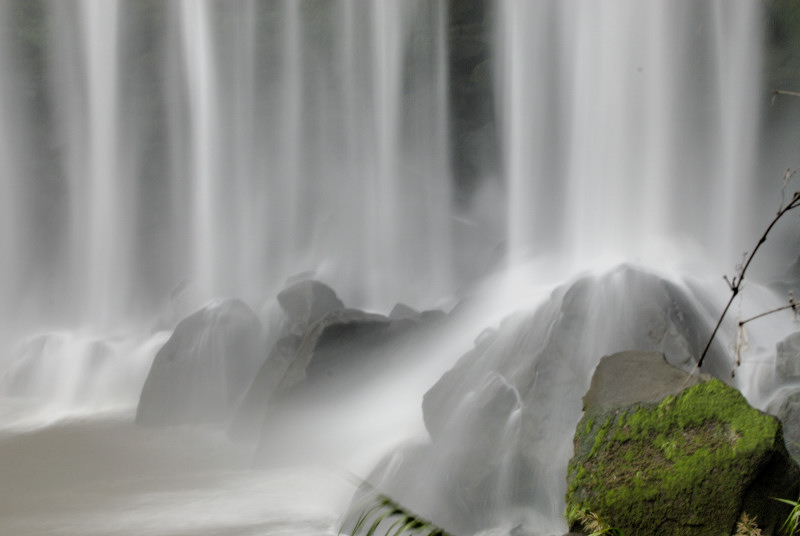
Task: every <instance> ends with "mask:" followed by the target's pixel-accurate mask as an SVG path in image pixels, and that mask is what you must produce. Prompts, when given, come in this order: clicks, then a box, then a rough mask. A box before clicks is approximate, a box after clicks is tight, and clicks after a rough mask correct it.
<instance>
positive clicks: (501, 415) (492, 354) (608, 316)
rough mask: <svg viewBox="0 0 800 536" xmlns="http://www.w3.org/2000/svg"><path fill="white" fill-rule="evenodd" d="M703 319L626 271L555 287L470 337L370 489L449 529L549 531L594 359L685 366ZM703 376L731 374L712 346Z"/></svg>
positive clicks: (647, 279) (677, 296) (681, 296)
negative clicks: (532, 306)
mask: <svg viewBox="0 0 800 536" xmlns="http://www.w3.org/2000/svg"><path fill="white" fill-rule="evenodd" d="M710 323H711V319H708V318H706V317H705V316H704V315H703V313H702V311H701V309H700V308H699V307H698V306H697V302H696V301H695V298H694V297H693V295H692V293H691V291H690V290H689V289H687V288H684V287H682V286H680V285H678V284H675V283H671V282H669V281H666V280H664V279H661V278H659V277H658V276H656V275H654V274H651V273H648V272H646V271H643V270H640V269H636V268H633V267H630V266H621V267H618V268H617V269H614V270H612V271H610V272H608V273H606V274H603V275H598V276H587V277H583V278H580V279H578V280H576V281H575V282H573V283H572V284H569V285H565V286H562V287H559V288H558V289H556V290H555V291H554V292H553V293H552V295H551V297H550V299H549V300H548V301H547V302H546V303H544V304H543V305H541V306H540V307H539V308H538V309H537V310H536V311H534V312H532V313H527V314H523V313H519V314H516V315H514V316H512V317H510V318H507V319H506V320H505V321H504V322H503V323H502V325H501V326H500V328H499V330H497V331H494V332H492V331H488V332H485V333H484V334H483V335H482V336H481V337H480V338H479V341H478V343H477V345H476V347H475V348H474V349H473V350H472V351H470V352H468V353H467V354H466V355H464V356H463V357H462V358H461V359H460V360H459V361H458V363H457V364H456V365H455V367H453V368H452V369H451V370H450V371H449V372H447V373H446V374H445V375H444V376H443V377H442V378H441V379H440V380H439V381H438V382H437V383H436V384H435V385H434V386H433V387H432V388H431V389H430V390H429V391H428V393H427V394H426V395H425V397H424V401H423V412H424V419H425V424H426V426H427V428H428V431H429V433H430V435H431V438H432V443H431V444H430V445H427V446H422V447H419V448H416V449H414V450H413V453H411V452H407V453H403V452H402V451H401V452H397V453H395V454H394V455H393V459H392V461H391V462H387V463H386V464H385V466H384V469H383V470H376V472H375V473H374V474H373V475H372V477H370V478H371V480H370V481H371V482H373V483H374V484H376V485H378V486H379V487H380V489H381V490H383V491H385V492H387V493H388V494H390V495H391V496H393V497H397V498H398V499H399V500H400V501H401V502H404V504H407V505H408V507H409V508H411V509H413V510H415V511H418V512H419V513H420V514H421V515H423V516H427V517H428V518H429V519H431V520H432V521H434V522H436V523H438V524H440V525H441V526H444V527H447V528H448V529H449V530H451V531H454V532H457V533H458V532H461V533H470V532H475V531H478V530H482V529H486V528H488V527H491V526H493V524H495V523H499V522H501V520H502V521H503V522H513V521H515V520H516V521H517V522H518V523H522V524H524V525H526V526H529V527H535V528H536V530H537V531H538V532H541V533H543V534H548V532H546V531H548V530H549V531H551V532H552V533H559V531H561V530H563V517H562V516H563V512H564V499H563V497H564V493H565V491H566V487H565V482H564V475H565V474H566V467H567V461H568V460H569V458H570V457H571V454H572V453H571V449H570V448H569V445H570V444H571V439H572V434H573V432H574V426H575V423H577V422H578V420H579V419H580V416H581V409H582V406H581V397H582V396H583V394H584V393H585V392H586V389H587V388H588V386H589V380H590V376H591V372H592V370H593V369H594V367H595V365H596V363H597V361H598V360H599V358H600V356H602V355H607V354H611V353H614V352H618V351H622V350H625V349H629V348H636V349H640V350H642V351H658V352H663V353H665V354H666V356H667V359H668V360H669V362H670V363H672V364H674V365H675V366H678V367H680V368H683V369H684V370H691V368H692V367H693V364H694V359H695V358H694V356H696V355H698V353H699V351H700V350H701V349H702V346H703V344H704V343H705V340H704V339H703V338H702V335H701V334H705V333H707V326H708V325H709V324H710ZM704 369H706V371H707V372H711V373H714V374H717V375H720V376H723V377H726V378H727V377H728V376H729V374H730V364H729V363H728V359H727V358H726V357H725V354H724V352H722V351H721V350H720V348H719V347H718V346H716V345H715V346H714V347H713V348H712V353H711V354H710V356H709V357H708V365H707V366H704ZM484 430H491V431H492V432H491V434H489V433H485V432H484ZM401 475H402V476H401ZM538 532H537V533H538Z"/></svg>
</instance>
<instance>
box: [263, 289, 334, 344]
mask: <svg viewBox="0 0 800 536" xmlns="http://www.w3.org/2000/svg"><path fill="white" fill-rule="evenodd" d="M278 303H279V304H280V306H281V308H282V309H283V310H284V312H285V313H286V322H287V329H288V331H289V332H290V333H294V334H295V335H302V334H303V333H304V332H305V331H306V329H308V327H309V326H310V325H311V324H313V323H314V322H316V321H317V320H319V319H320V318H322V317H323V316H325V315H326V314H327V313H329V312H331V311H337V310H339V309H344V303H342V301H341V300H340V299H339V297H338V296H336V292H334V291H333V289H331V288H330V287H329V286H327V285H325V284H324V283H320V282H319V281H314V280H311V279H310V280H305V281H300V282H298V283H295V284H293V285H291V286H290V287H288V288H286V289H284V290H282V291H281V292H279V293H278Z"/></svg>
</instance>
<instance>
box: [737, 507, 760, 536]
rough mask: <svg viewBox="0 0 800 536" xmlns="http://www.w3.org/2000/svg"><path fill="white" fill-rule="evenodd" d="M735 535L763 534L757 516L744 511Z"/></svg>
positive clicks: (753, 535)
mask: <svg viewBox="0 0 800 536" xmlns="http://www.w3.org/2000/svg"><path fill="white" fill-rule="evenodd" d="M733 536H762V535H761V529H760V528H758V524H757V523H756V516H753V517H750V516H749V515H747V512H742V517H740V518H739V521H738V522H737V523H736V533H735V534H734V535H733Z"/></svg>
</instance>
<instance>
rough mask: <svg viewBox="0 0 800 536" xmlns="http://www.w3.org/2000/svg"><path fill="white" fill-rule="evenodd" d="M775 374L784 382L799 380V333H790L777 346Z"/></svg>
mask: <svg viewBox="0 0 800 536" xmlns="http://www.w3.org/2000/svg"><path fill="white" fill-rule="evenodd" d="M776 350H777V353H776V355H775V372H776V373H777V374H778V376H779V377H780V378H782V379H784V380H796V379H798V378H800V332H797V333H792V334H791V335H789V336H788V337H786V338H785V339H783V340H782V341H781V342H779V343H778V345H777V348H776Z"/></svg>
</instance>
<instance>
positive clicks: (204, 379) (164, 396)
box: [136, 299, 263, 425]
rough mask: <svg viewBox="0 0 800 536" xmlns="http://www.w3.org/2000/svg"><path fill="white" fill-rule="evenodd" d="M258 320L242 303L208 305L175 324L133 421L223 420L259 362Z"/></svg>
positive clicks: (143, 389)
mask: <svg viewBox="0 0 800 536" xmlns="http://www.w3.org/2000/svg"><path fill="white" fill-rule="evenodd" d="M262 339H263V333H262V328H261V322H260V321H259V319H258V317H257V316H256V315H255V313H254V312H253V311H252V310H251V309H250V308H249V307H248V306H247V305H246V304H244V303H243V302H242V301H240V300H236V299H225V300H219V301H215V302H212V303H210V304H209V305H207V306H206V307H204V308H203V309H201V310H199V311H197V312H196V313H194V314H192V315H190V316H188V317H186V318H184V319H183V320H181V322H180V323H178V326H177V327H176V328H175V331H174V332H173V334H172V336H171V337H170V338H169V340H168V341H167V342H166V344H164V346H163V347H162V348H161V350H159V351H158V353H157V354H156V357H155V359H154V361H153V365H152V367H151V369H150V373H149V374H148V376H147V380H146V381H145V384H144V387H143V388H142V393H141V396H140V399H139V406H138V408H137V412H136V422H137V423H138V424H144V425H173V424H186V423H201V422H224V421H225V420H226V419H227V418H228V417H229V415H230V414H231V412H232V410H233V409H234V408H235V407H236V406H237V405H238V403H239V399H240V397H241V396H242V395H243V394H244V392H245V390H246V389H247V387H248V386H249V384H250V382H251V381H252V378H253V375H254V374H255V372H256V371H257V370H258V367H259V365H260V364H261V361H262V360H263V349H262Z"/></svg>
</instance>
